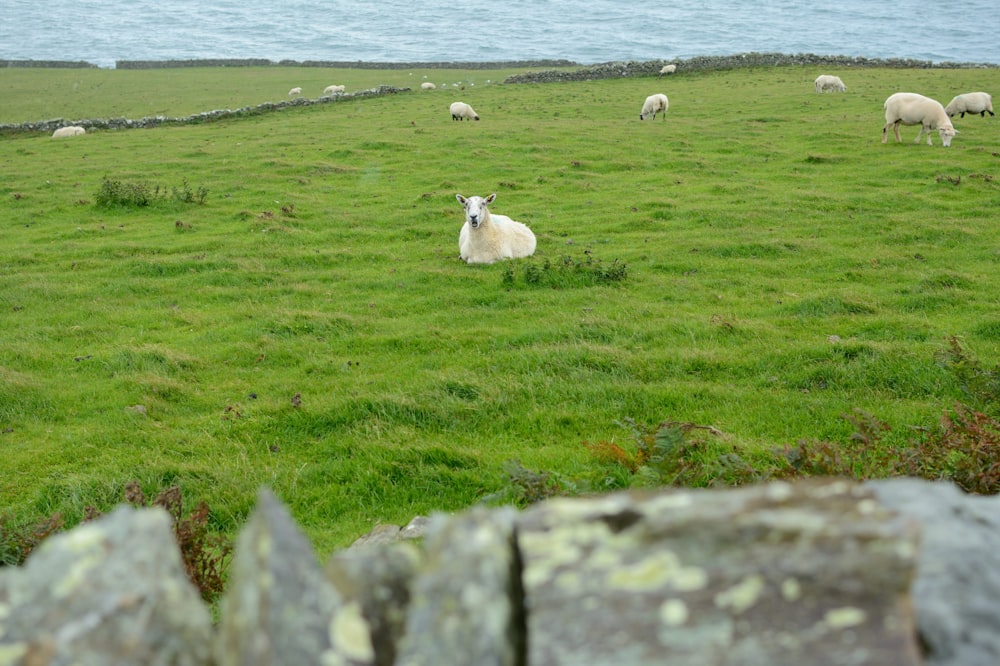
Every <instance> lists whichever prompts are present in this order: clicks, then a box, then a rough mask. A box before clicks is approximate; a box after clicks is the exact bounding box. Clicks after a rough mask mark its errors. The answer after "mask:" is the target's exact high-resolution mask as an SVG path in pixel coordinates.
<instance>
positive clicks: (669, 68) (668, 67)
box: [656, 65, 677, 78]
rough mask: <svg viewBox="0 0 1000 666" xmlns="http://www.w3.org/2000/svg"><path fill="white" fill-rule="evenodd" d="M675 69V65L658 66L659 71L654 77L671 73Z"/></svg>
mask: <svg viewBox="0 0 1000 666" xmlns="http://www.w3.org/2000/svg"><path fill="white" fill-rule="evenodd" d="M676 71H677V65H664V66H663V67H661V68H660V73H659V74H657V75H656V78H660V77H661V76H663V75H664V74H673V73H674V72H676Z"/></svg>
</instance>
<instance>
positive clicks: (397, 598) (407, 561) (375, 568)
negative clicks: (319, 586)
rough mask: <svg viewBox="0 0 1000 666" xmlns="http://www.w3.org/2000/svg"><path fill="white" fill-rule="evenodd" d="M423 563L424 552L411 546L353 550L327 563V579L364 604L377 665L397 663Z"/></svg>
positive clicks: (338, 554)
mask: <svg viewBox="0 0 1000 666" xmlns="http://www.w3.org/2000/svg"><path fill="white" fill-rule="evenodd" d="M420 563H421V551H420V550H418V549H417V548H416V547H414V546H413V545H412V544H410V543H393V544H390V545H377V546H366V547H352V548H349V549H347V550H344V551H341V552H339V553H336V554H335V555H334V556H333V557H331V558H330V560H329V562H327V565H326V577H327V579H328V580H330V581H331V582H332V583H333V584H334V586H335V587H336V588H337V590H338V591H339V592H340V593H341V594H342V595H343V596H344V598H345V599H348V600H350V601H356V602H358V603H360V604H361V610H362V614H363V616H364V618H365V620H367V621H368V625H369V627H370V628H371V636H372V646H373V647H374V649H375V664H376V666H392V664H394V663H395V662H396V646H397V645H398V644H399V641H400V639H401V638H402V636H403V632H404V630H405V625H406V611H407V608H408V607H409V604H410V587H411V585H412V583H413V579H414V577H415V576H416V573H417V570H418V569H419V567H420Z"/></svg>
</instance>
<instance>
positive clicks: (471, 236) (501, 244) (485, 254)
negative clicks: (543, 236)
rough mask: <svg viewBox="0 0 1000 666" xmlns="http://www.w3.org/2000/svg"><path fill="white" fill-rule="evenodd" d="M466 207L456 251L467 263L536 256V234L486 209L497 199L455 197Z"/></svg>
mask: <svg viewBox="0 0 1000 666" xmlns="http://www.w3.org/2000/svg"><path fill="white" fill-rule="evenodd" d="M455 198H456V199H458V202H459V203H460V204H462V205H463V206H465V224H463V225H462V230H461V231H460V232H459V234H458V252H459V256H461V257H462V259H464V260H465V261H466V262H467V263H470V264H492V263H493V262H494V261H499V260H501V259H517V258H519V257H530V256H531V255H533V254H534V253H535V234H533V233H532V232H531V229H529V228H528V227H526V226H525V225H524V224H522V223H520V222H515V221H514V220H512V219H510V218H509V217H507V216H506V215H498V214H491V213H490V211H489V209H488V208H487V207H486V206H488V205H489V204H491V203H493V201H494V200H495V199H496V198H497V195H496V193H495V192H494V193H493V194H491V195H490V196H488V197H486V198H485V199H484V198H482V197H468V198H466V197H463V196H462V195H461V194H456V195H455Z"/></svg>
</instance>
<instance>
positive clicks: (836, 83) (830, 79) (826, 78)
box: [816, 74, 847, 93]
mask: <svg viewBox="0 0 1000 666" xmlns="http://www.w3.org/2000/svg"><path fill="white" fill-rule="evenodd" d="M828 91H829V92H847V86H845V85H844V82H843V81H841V80H840V77H839V76H833V75H832V74H820V75H819V76H817V77H816V92H818V93H819V92H828Z"/></svg>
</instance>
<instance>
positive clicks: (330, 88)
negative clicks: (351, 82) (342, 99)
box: [323, 86, 346, 95]
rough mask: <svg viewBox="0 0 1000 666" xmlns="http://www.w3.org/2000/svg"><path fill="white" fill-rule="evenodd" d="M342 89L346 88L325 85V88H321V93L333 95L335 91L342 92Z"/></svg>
mask: <svg viewBox="0 0 1000 666" xmlns="http://www.w3.org/2000/svg"><path fill="white" fill-rule="evenodd" d="M344 90H346V88H345V87H344V86H327V87H326V88H323V94H324V95H334V94H336V93H342V92H344Z"/></svg>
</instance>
